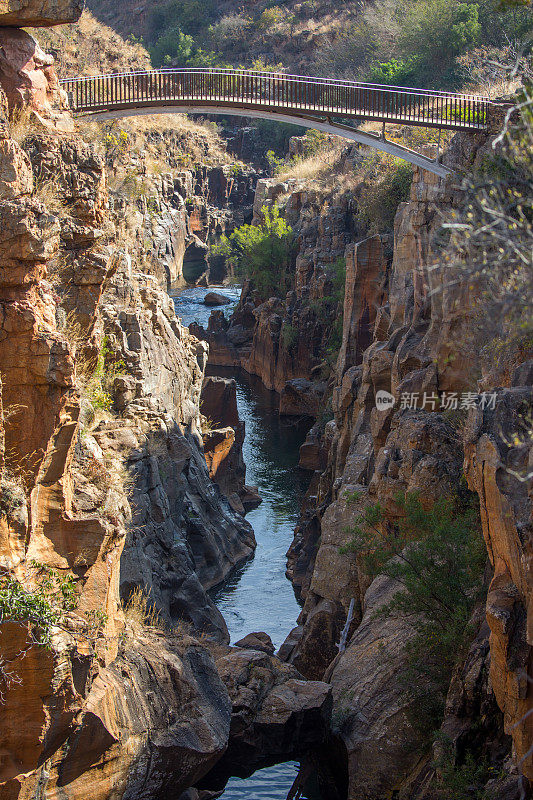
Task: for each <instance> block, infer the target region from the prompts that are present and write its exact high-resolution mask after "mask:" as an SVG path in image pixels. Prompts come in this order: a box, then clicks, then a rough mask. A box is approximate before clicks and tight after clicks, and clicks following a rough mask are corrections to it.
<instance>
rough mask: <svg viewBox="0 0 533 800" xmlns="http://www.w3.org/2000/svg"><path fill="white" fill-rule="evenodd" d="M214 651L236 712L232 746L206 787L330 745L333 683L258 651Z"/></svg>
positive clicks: (214, 785) (216, 787)
mask: <svg viewBox="0 0 533 800" xmlns="http://www.w3.org/2000/svg"><path fill="white" fill-rule="evenodd" d="M256 635H257V634H256ZM262 636H264V634H262ZM214 655H215V661H216V665H217V670H218V673H219V675H220V677H221V679H222V681H223V682H224V684H225V686H226V688H227V690H228V693H229V696H230V699H231V702H232V705H233V712H232V719H231V732H230V739H229V745H228V749H227V751H226V753H225V754H224V757H223V758H222V760H221V761H220V762H219V763H218V764H217V765H216V767H215V769H214V770H213V771H212V772H211V774H210V775H209V776H207V778H206V780H205V782H202V783H201V784H200V786H202V788H209V789H219V788H222V787H223V786H224V785H225V783H226V782H227V780H228V778H229V777H230V776H231V775H237V776H239V777H241V778H245V777H248V776H249V775H251V774H252V773H253V772H255V771H256V770H257V769H261V768H262V767H264V766H267V765H269V764H275V763H280V762H284V761H289V760H300V758H302V757H304V756H305V755H306V754H307V753H309V752H310V751H313V750H315V749H320V748H321V747H322V746H323V745H324V744H325V742H326V741H327V739H328V736H329V721H330V714H331V687H330V686H328V685H327V684H326V683H321V682H320V681H305V680H303V678H302V676H301V675H300V674H299V673H298V672H297V670H296V669H295V668H294V667H291V666H289V665H288V664H283V663H282V662H281V661H279V659H277V658H276V657H275V656H271V655H268V654H266V653H263V652H260V651H258V650H244V649H241V648H223V647H219V648H218V649H217V652H215V653H214Z"/></svg>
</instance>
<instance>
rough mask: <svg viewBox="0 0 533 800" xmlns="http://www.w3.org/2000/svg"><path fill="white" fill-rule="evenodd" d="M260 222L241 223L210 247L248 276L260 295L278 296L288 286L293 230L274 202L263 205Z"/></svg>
mask: <svg viewBox="0 0 533 800" xmlns="http://www.w3.org/2000/svg"><path fill="white" fill-rule="evenodd" d="M262 213H263V222H262V224H261V225H242V226H241V227H240V228H237V229H236V230H235V231H233V233H232V234H231V236H229V237H228V236H223V237H222V239H221V241H220V243H219V244H218V245H216V246H215V247H214V248H213V252H214V254H215V255H220V256H224V257H225V258H226V260H227V262H228V264H229V265H230V266H231V267H232V268H233V270H234V271H235V273H236V274H238V275H241V276H243V277H246V278H249V279H250V280H252V281H253V284H254V286H255V288H256V289H257V291H258V292H259V294H260V296H261V297H262V298H264V299H266V298H267V297H270V296H271V295H277V296H280V295H282V294H284V293H285V292H287V291H288V289H289V288H290V275H289V273H290V268H291V266H292V260H293V232H292V228H291V227H290V226H289V225H287V223H286V222H285V220H284V219H283V217H281V216H280V211H279V208H278V206H277V205H274V206H273V207H272V208H271V209H269V208H268V207H267V206H263V209H262Z"/></svg>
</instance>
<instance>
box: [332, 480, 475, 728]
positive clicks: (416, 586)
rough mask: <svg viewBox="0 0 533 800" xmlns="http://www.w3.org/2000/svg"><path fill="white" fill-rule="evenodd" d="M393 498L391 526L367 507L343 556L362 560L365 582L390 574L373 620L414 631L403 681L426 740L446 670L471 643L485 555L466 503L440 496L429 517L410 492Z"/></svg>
mask: <svg viewBox="0 0 533 800" xmlns="http://www.w3.org/2000/svg"><path fill="white" fill-rule="evenodd" d="M395 500H396V503H397V506H398V508H399V512H400V516H399V519H398V521H397V522H394V523H393V522H390V521H389V520H388V519H387V517H386V515H385V510H384V508H383V507H382V506H381V505H380V504H379V503H376V504H375V505H371V506H369V507H368V508H366V509H365V511H364V512H363V513H362V514H361V515H360V516H359V517H358V519H357V520H356V522H355V525H354V527H353V530H352V533H353V538H352V540H351V542H350V543H349V544H348V545H347V546H346V547H344V548H343V549H342V551H343V552H351V551H355V552H357V553H359V554H361V557H362V560H363V564H364V566H365V569H366V570H367V572H368V574H369V575H370V576H371V577H375V576H376V575H378V574H382V575H388V576H389V577H390V578H393V579H394V580H395V581H396V582H397V584H398V587H399V588H398V591H397V592H396V593H395V594H394V596H393V598H392V600H391V601H390V602H389V603H387V604H386V605H385V606H384V607H383V608H382V609H381V610H380V612H379V614H380V616H381V615H390V614H395V615H400V616H403V617H407V618H409V620H410V622H411V624H412V625H413V627H414V630H415V635H414V636H413V638H412V639H411V640H410V642H409V643H408V644H407V646H406V653H407V666H406V669H405V672H404V675H403V680H404V682H405V686H406V691H407V692H408V693H409V695H410V696H412V695H413V693H414V694H415V695H416V696H417V701H418V702H417V719H416V720H414V722H415V723H416V724H417V725H418V726H422V727H423V728H424V729H425V732H427V733H428V734H429V733H431V732H432V731H433V730H434V729H435V727H436V726H437V725H438V724H439V722H440V716H441V714H442V711H443V708H444V701H445V697H446V691H447V688H448V684H449V679H450V676H451V673H452V670H453V668H454V666H455V664H456V662H457V659H458V657H459V656H460V655H461V653H462V652H463V651H464V648H465V646H466V644H467V642H468V639H469V635H470V631H469V626H468V623H469V620H470V618H471V615H472V610H473V607H474V604H475V602H476V600H477V599H478V597H479V594H480V590H481V578H482V574H483V568H484V565H485V561H486V552H485V548H484V545H483V540H482V537H481V534H480V530H479V523H478V518H477V515H476V513H475V512H474V510H473V508H472V506H471V505H470V503H469V502H468V501H465V500H463V499H457V500H455V501H454V502H452V501H451V500H449V499H446V498H439V499H438V500H437V501H436V502H435V503H434V505H433V507H432V508H431V509H430V510H429V511H427V510H425V509H424V507H423V506H422V503H421V502H420V498H419V496H418V494H417V493H415V492H412V493H409V494H398V495H397V496H396V498H395Z"/></svg>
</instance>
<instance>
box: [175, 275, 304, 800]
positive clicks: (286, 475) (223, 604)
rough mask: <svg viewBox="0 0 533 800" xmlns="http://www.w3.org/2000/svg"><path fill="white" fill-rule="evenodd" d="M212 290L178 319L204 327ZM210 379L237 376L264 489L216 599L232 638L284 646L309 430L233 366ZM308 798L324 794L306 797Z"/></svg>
mask: <svg viewBox="0 0 533 800" xmlns="http://www.w3.org/2000/svg"><path fill="white" fill-rule="evenodd" d="M208 291H209V290H208V289H203V288H187V289H185V290H183V291H182V292H181V293H180V294H177V295H176V296H175V297H174V303H175V307H176V312H177V314H178V315H179V316H180V317H181V319H182V321H183V323H184V324H185V325H189V324H190V323H191V322H198V323H199V324H200V325H202V326H204V327H207V322H208V319H209V315H210V313H211V309H210V308H208V307H207V306H205V305H203V303H202V300H203V298H204V296H205V294H206V293H207V292H208ZM216 291H220V292H222V293H223V294H226V295H227V296H228V298H230V299H231V301H232V303H231V305H228V306H225V307H224V308H225V310H226V311H227V313H230V312H231V309H232V308H233V306H234V305H235V303H236V302H237V300H238V297H239V294H240V290H239V288H238V287H224V288H223V289H219V288H217V289H216ZM208 371H209V372H211V374H217V375H221V376H223V377H232V378H235V380H236V382H237V404H238V409H239V416H240V418H241V419H243V420H244V421H245V423H246V438H245V442H244V447H243V455H244V460H245V463H246V467H247V472H246V481H247V483H249V484H252V485H256V486H258V487H259V493H260V495H261V497H262V498H263V502H262V504H261V505H260V506H259V507H258V508H257V509H255V510H254V511H252V512H250V513H249V514H247V517H246V518H247V520H248V521H249V522H250V523H251V525H252V526H253V529H254V532H255V536H256V539H257V549H256V552H255V555H254V557H253V559H251V560H250V561H248V562H247V563H246V564H243V565H241V566H240V567H238V568H237V569H236V570H235V571H234V572H233V574H232V575H231V576H230V578H229V579H228V580H227V581H225V583H224V584H223V585H222V586H219V587H217V589H216V590H214V591H213V593H212V597H213V599H214V600H215V602H216V604H217V606H218V608H219V609H220V611H221V612H222V614H223V615H224V618H225V620H226V623H227V626H228V629H229V632H230V636H231V641H232V642H235V641H238V640H239V639H241V638H242V637H243V636H246V634H248V633H251V632H253V631H265V632H266V633H268V635H269V636H270V637H271V639H272V641H273V643H274V645H275V646H276V647H279V646H280V645H281V644H282V643H283V641H284V640H285V638H286V636H287V634H288V633H289V632H290V630H291V629H292V628H293V627H294V625H295V624H296V619H297V617H298V614H299V613H300V606H299V604H298V602H297V600H296V598H295V595H294V592H293V589H292V585H291V584H290V582H289V581H288V580H287V578H286V577H285V566H286V552H287V549H288V547H289V545H290V543H291V540H292V536H293V532H294V527H295V525H296V521H297V518H298V513H299V510H300V506H301V502H302V498H303V495H304V493H305V491H306V489H307V485H308V482H309V476H308V475H306V473H304V472H302V470H300V469H299V468H298V457H299V447H300V445H301V444H302V443H303V441H304V439H305V435H306V432H307V426H305V425H302V424H300V425H295V424H293V423H291V422H289V421H284V420H283V419H280V417H279V415H278V408H277V396H276V394H275V393H274V392H270V391H268V390H267V389H265V387H264V386H263V384H262V383H261V381H260V380H259V379H258V378H255V377H254V376H250V375H248V374H246V373H244V372H242V371H239V372H237V373H236V372H235V370H233V369H231V368H223V367H217V368H216V370H214V369H213V370H209V368H208ZM297 772H298V764H296V763H294V762H288V763H286V764H278V765H275V766H273V767H268V768H267V769H263V770H260V771H258V772H256V773H255V774H254V775H252V776H251V777H250V778H247V779H245V780H241V779H239V778H232V779H231V780H230V781H229V783H228V785H227V788H226V791H225V792H224V795H223V797H224V800H245V799H246V798H264V800H267V799H268V800H285V798H286V797H287V794H288V792H289V790H290V788H291V786H292V784H293V782H294V779H295V777H296V775H297ZM306 797H308V798H309V800H320V795H318V794H314V793H313V794H312V793H308V794H307V795H306Z"/></svg>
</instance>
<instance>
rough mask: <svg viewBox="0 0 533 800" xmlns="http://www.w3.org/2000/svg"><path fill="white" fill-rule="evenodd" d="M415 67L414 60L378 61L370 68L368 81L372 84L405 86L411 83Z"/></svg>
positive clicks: (392, 59)
mask: <svg viewBox="0 0 533 800" xmlns="http://www.w3.org/2000/svg"><path fill="white" fill-rule="evenodd" d="M414 70H415V65H414V64H413V60H412V59H407V60H406V61H403V60H398V59H396V58H391V59H390V60H389V61H378V62H376V63H374V64H373V65H372V66H371V67H370V71H369V73H368V80H369V81H370V83H381V84H391V85H392V86H403V85H407V84H408V83H411V82H412V80H413V77H414Z"/></svg>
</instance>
